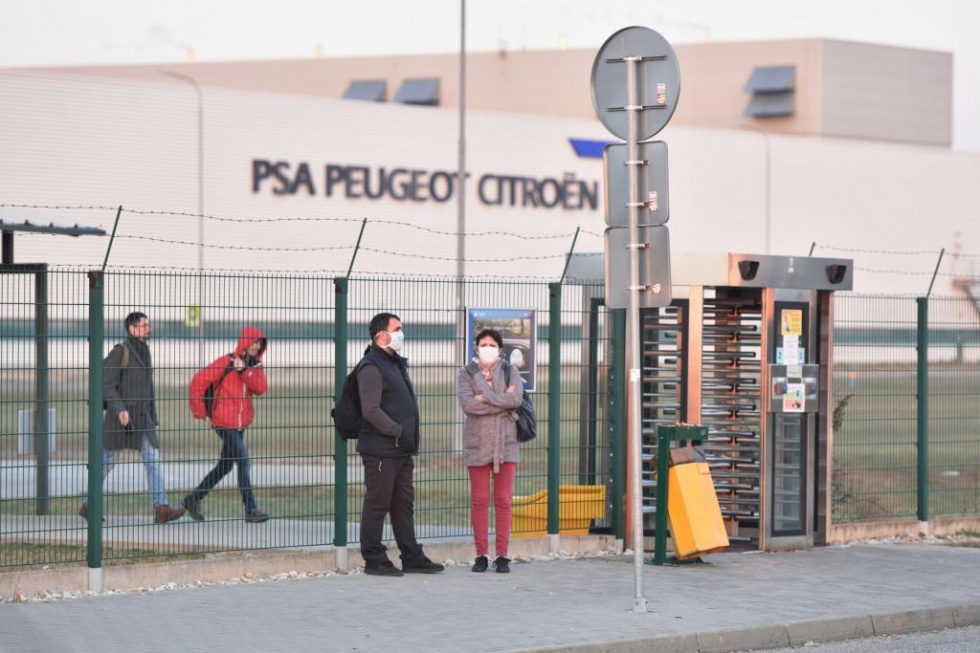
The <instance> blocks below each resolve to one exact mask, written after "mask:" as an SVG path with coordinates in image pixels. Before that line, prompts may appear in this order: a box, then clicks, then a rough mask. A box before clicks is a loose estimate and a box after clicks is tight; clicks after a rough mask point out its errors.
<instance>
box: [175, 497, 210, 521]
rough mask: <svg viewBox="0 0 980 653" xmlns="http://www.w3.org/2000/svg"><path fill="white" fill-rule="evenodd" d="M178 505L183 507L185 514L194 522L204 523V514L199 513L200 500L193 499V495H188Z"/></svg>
mask: <svg viewBox="0 0 980 653" xmlns="http://www.w3.org/2000/svg"><path fill="white" fill-rule="evenodd" d="M180 505H182V506H184V508H185V509H186V510H187V514H188V515H190V516H191V519H193V520H194V521H204V513H203V512H201V500H200V499H195V498H194V495H192V494H188V495H187V496H186V497H184V500H183V501H181V502H180Z"/></svg>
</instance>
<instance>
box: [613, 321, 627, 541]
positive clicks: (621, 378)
mask: <svg viewBox="0 0 980 653" xmlns="http://www.w3.org/2000/svg"><path fill="white" fill-rule="evenodd" d="M609 315H610V331H611V333H610V349H611V351H610V352H609V354H610V358H611V359H612V373H611V374H610V375H609V379H610V388H609V395H610V397H609V411H610V417H611V419H610V420H609V422H610V429H611V431H612V432H611V433H610V446H609V449H610V457H611V458H612V460H610V461H609V463H610V464H609V477H610V482H611V484H612V492H610V496H611V497H612V501H611V509H612V532H613V535H614V536H615V538H616V539H617V540H622V539H623V538H624V537H626V525H625V522H624V519H625V515H624V514H623V510H624V509H625V506H624V504H625V494H626V449H625V440H624V433H625V432H626V428H625V417H626V348H625V347H624V343H625V342H626V311H625V309H621V308H617V309H614V310H611V311H609Z"/></svg>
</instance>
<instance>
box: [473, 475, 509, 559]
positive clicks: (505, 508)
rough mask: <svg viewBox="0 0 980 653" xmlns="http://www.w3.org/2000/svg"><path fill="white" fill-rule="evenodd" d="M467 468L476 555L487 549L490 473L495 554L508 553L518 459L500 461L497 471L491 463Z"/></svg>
mask: <svg viewBox="0 0 980 653" xmlns="http://www.w3.org/2000/svg"><path fill="white" fill-rule="evenodd" d="M467 469H468V470H469V472H470V495H471V497H472V503H471V514H472V523H473V542H474V544H476V555H477V557H479V556H485V555H487V554H488V552H489V550H490V542H489V540H490V533H489V529H490V478H491V477H493V509H494V514H495V515H496V518H497V527H496V531H497V538H496V541H495V548H496V551H497V556H503V557H505V558H506V557H507V546H508V545H509V544H510V524H511V521H512V512H511V504H512V503H513V501H514V472H516V471H517V463H502V464H501V465H500V471H499V472H497V473H496V474H494V473H493V465H492V464H490V465H482V466H480V467H467Z"/></svg>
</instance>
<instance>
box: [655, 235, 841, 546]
mask: <svg viewBox="0 0 980 653" xmlns="http://www.w3.org/2000/svg"><path fill="white" fill-rule="evenodd" d="M671 275H672V288H673V302H672V303H671V305H670V306H668V307H665V308H650V309H642V310H641V316H640V320H641V323H642V324H641V343H642V344H641V347H642V363H643V366H642V375H643V377H642V378H643V385H642V387H643V392H642V396H643V399H642V401H643V405H642V411H641V414H642V424H643V428H642V443H643V447H642V449H643V463H642V465H643V483H642V485H643V499H642V502H643V511H644V530H645V531H646V530H647V529H653V528H654V524H655V506H656V482H655V476H656V467H655V462H654V459H653V454H654V453H655V451H656V436H655V434H656V429H657V426H658V425H661V424H668V425H669V424H676V423H690V424H700V425H702V426H707V427H708V433H709V438H708V440H707V441H705V442H703V443H702V445H701V450H702V452H703V453H704V456H705V459H706V460H707V462H708V463H709V467H710V470H711V474H712V479H713V481H714V485H715V490H716V492H717V495H718V501H719V504H720V507H721V510H722V517H723V519H724V520H725V526H726V530H727V531H728V534H729V539H730V540H731V541H732V542H733V543H734V542H739V541H742V542H746V543H749V544H750V545H757V546H758V548H759V549H761V550H780V549H798V548H805V547H811V546H813V545H814V544H820V543H824V542H826V537H827V533H828V530H829V526H830V509H831V507H830V487H831V486H830V476H829V470H830V466H829V459H830V446H829V445H830V438H831V422H832V415H833V409H832V406H831V396H832V395H831V380H832V375H831V365H832V360H831V358H832V352H833V306H834V304H833V293H834V291H838V290H850V289H851V288H852V286H853V263H852V261H851V260H848V259H827V258H812V257H790V256H756V255H747V254H694V255H683V254H681V255H673V256H672V261H671Z"/></svg>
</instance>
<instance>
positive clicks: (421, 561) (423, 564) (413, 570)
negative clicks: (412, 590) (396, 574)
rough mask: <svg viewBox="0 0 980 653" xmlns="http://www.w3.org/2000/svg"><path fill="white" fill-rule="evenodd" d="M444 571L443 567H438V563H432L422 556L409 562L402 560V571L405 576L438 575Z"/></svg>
mask: <svg viewBox="0 0 980 653" xmlns="http://www.w3.org/2000/svg"><path fill="white" fill-rule="evenodd" d="M445 569H446V568H445V567H444V566H443V565H440V564H439V563H438V562H432V561H431V560H429V559H428V558H426V557H425V556H424V555H422V556H419V557H417V558H415V559H414V560H412V561H411V562H410V561H408V560H402V571H404V572H405V573H406V574H438V573H439V572H440V571H443V570H445Z"/></svg>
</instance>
